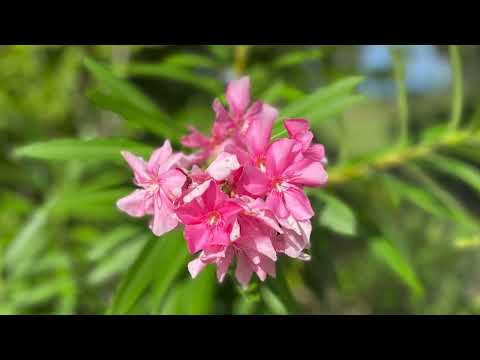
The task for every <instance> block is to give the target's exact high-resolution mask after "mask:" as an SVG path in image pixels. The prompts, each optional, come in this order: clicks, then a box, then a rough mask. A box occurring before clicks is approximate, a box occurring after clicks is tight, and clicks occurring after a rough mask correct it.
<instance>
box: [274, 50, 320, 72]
mask: <svg viewBox="0 0 480 360" xmlns="http://www.w3.org/2000/svg"><path fill="white" fill-rule="evenodd" d="M322 55H323V52H322V50H320V49H318V48H317V49H308V50H303V51H290V52H288V53H286V54H285V55H282V56H279V57H278V58H277V59H276V60H275V61H274V62H273V66H274V67H276V68H278V69H283V68H285V67H289V66H295V65H300V64H302V63H304V62H306V61H309V60H313V59H320V58H321V57H322Z"/></svg>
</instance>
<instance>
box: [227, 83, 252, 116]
mask: <svg viewBox="0 0 480 360" xmlns="http://www.w3.org/2000/svg"><path fill="white" fill-rule="evenodd" d="M226 98H227V102H228V104H229V105H230V109H231V111H232V112H233V113H234V114H235V115H237V116H241V115H243V114H244V113H245V111H246V110H247V107H248V104H250V78H249V77H248V76H244V77H242V78H241V79H239V80H232V81H230V83H229V84H228V86H227V93H226Z"/></svg>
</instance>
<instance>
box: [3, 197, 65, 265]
mask: <svg viewBox="0 0 480 360" xmlns="http://www.w3.org/2000/svg"><path fill="white" fill-rule="evenodd" d="M56 201H57V198H56V197H52V198H51V199H49V200H48V201H47V202H46V203H45V204H44V205H43V206H41V207H39V208H38V209H37V210H35V212H34V213H33V214H32V216H31V217H30V219H29V220H28V222H27V223H26V224H25V225H24V226H23V227H21V230H20V232H19V233H18V234H17V236H16V237H15V238H14V239H13V240H12V241H11V242H10V244H9V245H8V247H7V249H6V253H5V260H4V261H5V265H6V266H7V267H8V268H13V267H14V266H15V265H16V264H18V263H19V262H20V261H24V260H25V259H26V257H28V256H30V255H32V253H33V252H34V251H35V250H38V249H37V247H38V246H36V245H34V244H33V243H39V242H40V241H42V236H40V234H39V232H40V230H41V229H42V228H43V227H44V226H45V224H46V223H47V220H48V216H49V214H50V211H51V210H52V208H53V206H54V205H55V203H56Z"/></svg>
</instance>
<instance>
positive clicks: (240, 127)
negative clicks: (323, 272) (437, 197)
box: [117, 77, 327, 287]
mask: <svg viewBox="0 0 480 360" xmlns="http://www.w3.org/2000/svg"><path fill="white" fill-rule="evenodd" d="M226 100H227V102H228V105H229V109H228V111H227V109H225V108H224V107H223V105H222V104H221V102H220V101H219V100H215V101H214V102H213V110H214V111H215V120H214V124H213V128H212V134H211V136H210V137H209V136H206V135H204V134H202V133H200V132H199V131H197V130H196V129H195V128H190V133H189V134H188V135H187V136H184V137H183V138H182V144H183V145H184V146H185V147H188V148H193V149H196V151H195V152H193V153H191V154H188V155H187V154H184V153H181V152H173V151H172V147H171V145H170V142H169V141H168V140H166V141H165V143H164V144H163V146H162V147H161V148H159V149H157V150H155V151H154V152H153V153H152V155H151V157H150V159H149V160H148V162H147V161H145V160H143V159H142V158H140V157H137V156H135V155H133V154H131V153H129V152H126V151H124V152H122V155H123V157H124V158H125V160H126V161H127V162H128V164H129V165H130V167H131V168H132V170H133V172H134V183H135V185H136V186H137V187H138V189H137V190H135V191H134V192H133V193H132V194H130V195H128V196H126V197H124V198H122V199H120V200H119V201H118V202H117V206H118V208H119V209H120V210H122V211H124V212H126V213H127V214H129V215H130V216H133V217H142V216H145V215H150V216H151V221H150V229H151V230H152V232H153V233H154V234H155V235H157V236H161V235H163V234H165V233H166V232H169V231H171V230H173V229H175V228H176V227H177V226H178V225H179V224H181V225H183V229H184V230H183V231H184V236H185V239H186V242H187V247H188V250H189V252H190V253H191V254H197V255H198V256H197V258H196V259H194V260H192V261H190V263H189V264H188V269H189V271H190V274H191V275H192V277H196V276H197V275H198V274H199V273H200V271H202V269H203V268H205V266H207V265H208V264H216V266H217V278H218V280H219V281H220V282H221V281H223V279H224V278H225V275H226V273H227V271H228V268H229V267H230V264H231V263H232V262H233V261H234V259H235V262H236V269H235V277H236V278H237V280H238V282H239V283H240V284H241V285H242V286H244V287H246V286H247V285H248V283H249V282H250V279H251V277H252V274H253V273H256V274H257V276H258V278H259V279H260V280H261V281H264V280H265V279H266V278H267V276H268V275H270V276H272V277H275V262H276V261H277V259H278V257H279V256H280V255H282V254H284V255H286V256H289V257H292V258H297V259H301V260H308V259H309V258H310V257H309V255H308V254H307V253H306V250H308V249H309V247H310V234H311V231H312V226H311V223H310V220H311V218H312V217H313V216H314V211H313V209H312V206H311V204H310V201H309V199H308V197H307V196H306V194H305V192H304V188H305V187H318V186H321V185H324V184H325V183H326V182H327V173H326V171H325V169H324V164H325V161H326V158H325V151H324V147H323V146H322V145H320V144H315V143H313V138H314V137H313V133H312V132H311V131H310V127H309V124H308V121H307V120H304V119H287V120H285V121H284V126H285V128H286V130H287V132H288V138H281V139H278V140H275V141H271V135H272V134H271V133H272V127H273V124H274V122H275V120H276V118H277V115H278V111H277V110H276V109H275V108H273V107H272V106H270V105H267V104H265V103H263V102H261V101H257V102H254V103H253V104H250V79H249V78H248V77H244V78H241V79H239V80H234V81H231V82H230V83H229V84H228V87H227V91H226ZM202 166H206V168H205V167H203V168H202Z"/></svg>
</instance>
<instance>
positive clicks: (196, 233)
mask: <svg viewBox="0 0 480 360" xmlns="http://www.w3.org/2000/svg"><path fill="white" fill-rule="evenodd" d="M240 211H242V208H241V207H240V206H239V205H238V204H237V203H236V202H235V201H233V200H232V199H229V198H228V197H227V195H226V194H225V193H224V192H222V191H221V189H220V187H219V186H218V185H217V184H216V182H214V181H211V182H210V183H209V186H208V188H207V189H206V191H205V192H203V194H202V195H201V196H198V197H195V198H194V199H192V201H190V202H189V203H186V204H183V205H182V206H180V207H179V208H178V209H177V211H176V214H177V216H178V218H179V219H180V221H181V222H182V223H183V224H184V225H185V231H184V234H185V238H186V240H187V244H188V249H189V250H190V252H191V253H196V252H198V251H200V250H203V249H204V248H206V247H209V246H212V245H228V244H229V241H230V240H229V239H230V233H231V232H232V228H233V225H234V221H235V219H236V215H237V214H238V213H239V212H240Z"/></svg>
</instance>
